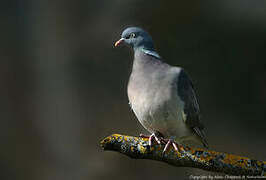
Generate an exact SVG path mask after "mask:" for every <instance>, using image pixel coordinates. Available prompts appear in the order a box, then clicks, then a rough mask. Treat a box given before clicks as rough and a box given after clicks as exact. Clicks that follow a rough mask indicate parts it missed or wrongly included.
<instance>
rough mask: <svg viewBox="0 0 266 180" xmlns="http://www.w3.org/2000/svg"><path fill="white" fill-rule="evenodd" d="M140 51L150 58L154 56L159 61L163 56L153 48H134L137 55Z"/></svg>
mask: <svg viewBox="0 0 266 180" xmlns="http://www.w3.org/2000/svg"><path fill="white" fill-rule="evenodd" d="M138 51H142V52H143V53H145V54H147V55H149V56H153V57H155V58H158V59H160V58H161V56H160V55H159V54H158V53H157V52H156V50H155V49H154V48H153V47H150V48H147V47H145V46H140V47H137V48H134V52H135V53H137V52H138Z"/></svg>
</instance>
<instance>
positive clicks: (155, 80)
mask: <svg viewBox="0 0 266 180" xmlns="http://www.w3.org/2000/svg"><path fill="white" fill-rule="evenodd" d="M166 73H171V71H166ZM166 73H164V72H156V71H155V72H152V73H150V74H145V75H144V74H141V72H138V73H137V74H135V73H134V72H133V73H132V74H131V77H130V80H129V84H128V98H129V102H130V104H131V108H132V110H133V111H134V113H135V115H136V117H137V119H138V120H139V121H140V123H141V124H142V125H143V126H144V127H145V128H146V129H147V130H148V131H149V132H151V133H153V132H155V131H159V132H161V133H162V134H164V135H169V136H171V135H174V136H175V135H177V132H176V131H177V129H178V127H182V126H184V121H183V117H182V115H183V114H182V112H183V107H184V105H183V103H182V101H181V100H180V98H179V97H178V96H177V87H176V85H177V83H176V82H177V80H176V76H174V75H169V74H166Z"/></svg>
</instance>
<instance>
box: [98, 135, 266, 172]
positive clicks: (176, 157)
mask: <svg viewBox="0 0 266 180" xmlns="http://www.w3.org/2000/svg"><path fill="white" fill-rule="evenodd" d="M101 146H102V147H103V149H104V150H111V151H118V152H120V153H122V154H125V155H127V156H129V157H131V158H135V159H152V160H158V161H163V162H166V163H168V164H171V165H174V166H179V167H193V168H200V169H203V170H207V171H214V172H222V173H225V174H230V175H258V176H266V161H259V160H253V159H250V158H247V157H241V156H238V155H233V154H229V153H223V152H216V151H213V150H207V149H202V148H191V147H187V146H186V147H185V146H182V145H179V150H178V151H175V150H174V149H173V148H170V149H169V150H167V151H166V152H164V153H163V149H164V145H159V144H154V145H152V146H149V144H148V138H141V137H133V136H126V135H120V134H113V135H111V136H108V137H106V138H104V139H103V140H102V141H101Z"/></svg>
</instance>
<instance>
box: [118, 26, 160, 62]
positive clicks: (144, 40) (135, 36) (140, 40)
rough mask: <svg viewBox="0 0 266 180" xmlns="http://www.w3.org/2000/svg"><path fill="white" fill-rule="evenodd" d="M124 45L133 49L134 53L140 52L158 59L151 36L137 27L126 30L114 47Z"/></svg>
mask: <svg viewBox="0 0 266 180" xmlns="http://www.w3.org/2000/svg"><path fill="white" fill-rule="evenodd" d="M121 43H125V44H127V45H129V46H130V47H132V48H133V50H134V51H138V50H141V51H143V52H144V53H146V54H149V55H152V56H155V57H157V58H160V56H159V55H158V54H157V53H156V51H155V49H154V45H153V41H152V38H151V36H150V35H149V34H148V33H147V32H146V31H144V30H143V29H141V28H139V27H129V28H126V29H125V30H124V31H123V32H122V35H121V39H119V40H118V41H117V42H116V43H115V46H118V45H120V44H121Z"/></svg>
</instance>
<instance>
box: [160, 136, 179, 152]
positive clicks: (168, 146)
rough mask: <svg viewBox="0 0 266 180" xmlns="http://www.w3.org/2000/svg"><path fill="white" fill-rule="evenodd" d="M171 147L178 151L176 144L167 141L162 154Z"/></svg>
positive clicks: (171, 140)
mask: <svg viewBox="0 0 266 180" xmlns="http://www.w3.org/2000/svg"><path fill="white" fill-rule="evenodd" d="M171 145H172V146H173V147H174V149H175V150H176V151H178V144H177V143H176V142H175V141H174V140H173V139H169V140H168V142H167V144H166V145H165V147H164V149H163V153H165V152H166V151H167V150H168V149H169V148H170V147H171Z"/></svg>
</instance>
